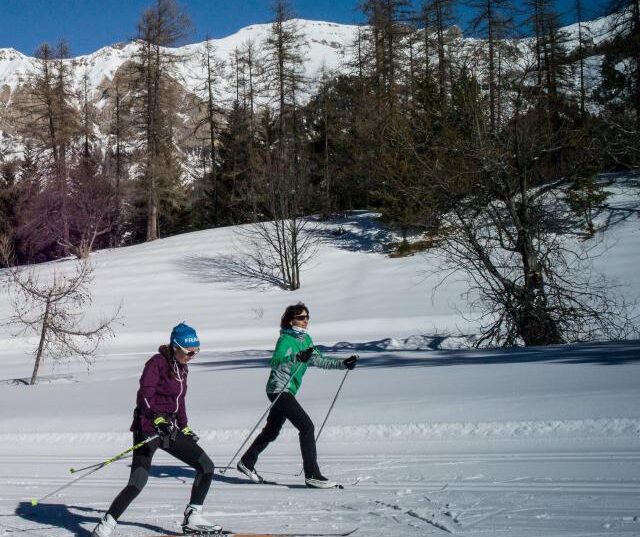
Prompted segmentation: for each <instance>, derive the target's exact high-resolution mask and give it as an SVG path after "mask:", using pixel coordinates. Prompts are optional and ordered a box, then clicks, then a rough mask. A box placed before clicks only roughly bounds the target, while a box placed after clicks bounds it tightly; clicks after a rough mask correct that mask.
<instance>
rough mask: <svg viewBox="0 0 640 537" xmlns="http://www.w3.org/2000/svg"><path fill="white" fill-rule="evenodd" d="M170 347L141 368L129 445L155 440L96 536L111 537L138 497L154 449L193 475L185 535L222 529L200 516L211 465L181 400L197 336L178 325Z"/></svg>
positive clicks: (137, 456) (137, 454)
mask: <svg viewBox="0 0 640 537" xmlns="http://www.w3.org/2000/svg"><path fill="white" fill-rule="evenodd" d="M169 341H170V342H169V345H162V346H161V347H160V348H159V349H158V353H157V354H155V355H153V356H152V357H151V358H150V359H149V361H147V363H146V364H145V366H144V370H143V371H142V375H141V377H140V388H139V389H138V394H137V398H136V408H135V411H134V413H133V423H132V424H131V431H132V432H133V443H134V445H135V444H138V443H140V442H143V441H144V440H147V439H148V438H151V437H155V438H153V439H152V440H151V441H149V442H147V443H146V444H144V445H143V446H142V447H140V448H138V449H136V450H135V451H134V453H133V461H132V463H131V475H130V477H129V482H128V483H127V486H126V487H125V488H124V489H122V491H121V492H120V494H118V496H116V498H115V500H113V503H112V504H111V507H109V510H108V511H107V513H106V514H105V515H104V517H103V518H102V519H101V521H100V523H99V524H98V525H97V526H96V527H95V529H94V530H93V533H92V535H93V536H94V537H109V536H110V535H111V534H112V532H113V530H114V528H115V526H116V524H117V521H118V519H119V518H120V516H121V515H122V513H124V511H125V510H126V509H127V507H129V504H131V502H132V501H133V500H134V499H135V498H136V496H138V494H140V492H141V491H142V489H143V488H144V486H145V485H146V483H147V479H148V478H149V470H150V468H151V459H152V458H153V455H154V453H155V452H156V450H157V449H158V448H160V449H163V450H164V451H166V452H167V453H170V454H171V455H173V456H174V457H176V458H177V459H179V460H181V461H182V462H184V463H185V464H188V465H190V466H191V467H192V468H194V469H195V470H196V472H197V473H196V477H195V480H194V482H193V487H192V488H191V499H190V501H189V504H188V505H187V507H186V509H185V512H184V520H183V522H182V529H183V532H184V533H187V534H189V533H191V534H197V533H207V532H210V533H214V532H219V531H220V530H221V527H220V526H218V525H214V524H212V523H211V522H209V521H208V520H207V519H206V518H204V517H203V516H202V505H203V503H204V500H205V497H206V496H207V492H208V491H209V486H210V485H211V480H212V478H213V470H214V466H213V462H212V461H211V459H210V458H209V457H208V456H207V454H206V453H205V452H204V451H203V449H202V448H201V447H200V446H199V445H198V444H197V443H196V442H197V441H198V436H197V435H196V434H195V433H194V432H193V431H192V430H191V429H190V428H189V425H188V420H187V411H186V408H185V395H186V393H187V375H188V373H189V368H188V366H187V363H188V362H189V360H191V359H192V358H193V357H194V356H195V355H196V354H197V353H198V351H199V350H200V341H199V340H198V336H197V334H196V331H195V330H194V329H193V328H191V327H190V326H188V325H186V324H184V323H180V324H179V325H177V326H176V327H174V328H173V330H172V331H171V338H170V340H169Z"/></svg>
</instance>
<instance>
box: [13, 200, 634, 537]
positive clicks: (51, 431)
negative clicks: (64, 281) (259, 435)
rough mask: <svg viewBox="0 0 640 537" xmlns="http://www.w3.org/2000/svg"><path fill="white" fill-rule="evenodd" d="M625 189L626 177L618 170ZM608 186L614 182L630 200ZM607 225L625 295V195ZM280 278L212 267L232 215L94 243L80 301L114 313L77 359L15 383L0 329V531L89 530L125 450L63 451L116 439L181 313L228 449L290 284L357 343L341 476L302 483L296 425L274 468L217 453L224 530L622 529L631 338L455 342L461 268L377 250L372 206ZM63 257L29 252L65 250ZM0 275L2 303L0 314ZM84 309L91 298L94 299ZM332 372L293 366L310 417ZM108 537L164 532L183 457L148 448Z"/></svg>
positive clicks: (174, 507) (173, 512) (212, 423)
mask: <svg viewBox="0 0 640 537" xmlns="http://www.w3.org/2000/svg"><path fill="white" fill-rule="evenodd" d="M621 192H622V191H621ZM633 196H637V191H636V190H634V191H633V192H632V193H631V194H624V192H622V193H621V194H619V195H618V197H617V198H615V199H614V200H613V201H616V203H618V204H619V205H620V206H622V205H623V204H629V203H632V202H633V200H634V199H636V198H634V197H633ZM625 214H628V215H629V214H630V215H631V216H628V217H627V218H626V219H623V220H622V221H620V222H619V223H617V224H616V226H615V228H614V229H612V230H610V231H609V235H608V237H607V240H606V241H605V242H607V245H608V247H609V250H608V251H607V253H606V255H605V256H603V258H602V259H601V260H600V261H599V263H600V266H601V267H602V268H605V270H606V271H607V274H608V275H609V276H610V277H612V278H616V279H617V280H618V281H619V282H620V283H621V284H625V285H627V286H628V288H627V290H628V296H630V297H631V296H633V295H637V290H638V289H640V276H639V271H638V270H637V265H638V252H640V249H639V248H638V247H639V246H640V240H639V238H640V236H639V233H638V227H639V226H638V220H637V216H636V215H635V214H634V213H628V212H627V213H625ZM339 225H341V226H342V229H343V230H344V231H345V232H344V233H342V234H333V233H331V229H332V228H331V227H329V228H327V229H326V233H325V234H326V238H327V242H326V243H325V244H324V245H323V246H322V247H321V248H320V251H319V255H318V256H317V257H316V258H315V260H314V261H313V262H312V264H311V265H310V266H309V267H308V269H307V270H306V271H305V272H304V273H303V275H302V283H303V287H302V289H301V290H300V291H297V292H294V293H290V292H285V291H282V290H278V289H274V288H266V289H264V288H263V289H255V288H250V287H248V286H247V282H240V281H228V279H227V281H225V277H224V274H222V275H221V274H220V273H219V272H216V271H215V270H214V267H216V266H219V264H216V263H215V259H216V256H219V255H221V254H229V253H231V252H232V243H233V230H232V229H217V230H210V231H202V232H197V233H191V234H187V235H182V236H178V237H172V238H168V239H162V240H159V241H156V242H153V243H150V244H143V245H139V246H134V247H129V248H122V249H118V250H112V251H102V252H98V253H97V254H95V255H94V262H95V265H96V280H95V283H94V287H93V289H94V296H95V311H94V312H93V313H92V314H91V315H95V314H97V313H98V312H100V311H103V312H107V311H109V310H111V309H113V308H114V307H116V306H117V305H118V304H119V303H122V315H123V322H124V325H123V326H120V327H117V337H116V339H115V340H113V341H112V342H111V343H110V345H109V346H108V347H107V348H105V349H104V350H103V352H102V353H101V355H100V356H98V358H97V360H96V362H95V364H94V365H93V366H92V367H91V368H89V369H88V370H87V368H86V366H84V365H83V364H80V363H77V362H75V361H69V362H68V363H65V364H58V365H56V366H55V367H54V365H53V364H52V363H46V364H45V365H44V366H43V370H42V374H41V382H40V383H39V384H38V385H36V386H26V385H24V384H23V383H21V381H20V379H28V378H29V376H30V374H31V369H32V361H31V358H30V356H29V355H28V349H29V345H30V344H33V342H29V341H24V340H21V339H20V338H14V337H12V335H11V331H10V329H9V328H7V327H1V328H0V363H2V375H0V408H1V409H2V414H1V415H0V536H14V535H16V536H17V535H32V536H50V537H58V536H69V535H81V536H82V535H84V536H88V535H89V533H90V531H91V529H92V528H93V527H94V525H95V524H96V522H97V521H98V519H99V518H100V517H101V516H102V514H103V513H104V512H105V510H106V509H107V508H108V506H109V504H110V502H111V500H112V499H113V498H114V497H115V495H116V494H117V492H118V491H119V490H120V489H121V488H122V487H123V486H124V485H125V483H126V481H127V478H128V473H129V460H123V461H119V462H117V463H114V464H111V465H109V466H107V467H105V468H103V469H101V470H100V471H98V472H96V473H94V474H92V475H90V476H89V477H87V478H85V479H81V480H80V481H78V482H77V483H75V484H74V485H72V486H71V487H69V488H66V489H65V490H63V491H61V492H60V493H58V494H55V495H53V496H51V497H49V498H47V499H46V500H43V501H42V502H41V503H40V504H39V505H37V506H35V507H34V506H32V505H31V500H32V499H33V498H36V499H38V498H42V497H44V496H46V495H48V494H49V493H50V492H52V491H53V490H55V489H56V488H58V487H60V486H62V485H64V484H65V483H67V482H69V481H70V480H72V479H73V478H74V477H75V476H76V475H78V474H74V475H71V474H70V473H69V468H71V467H74V468H80V467H83V466H87V465H90V464H93V463H96V462H99V461H101V460H105V459H108V458H110V457H111V456H113V455H115V454H116V453H118V452H120V451H122V450H123V449H126V448H127V447H129V445H130V435H129V433H128V427H129V425H130V419H131V412H132V410H133V404H134V400H135V392H136V389H137V382H138V378H139V375H140V372H141V370H142V367H143V365H144V362H145V361H146V360H147V359H148V357H149V356H151V354H152V353H153V352H154V351H155V349H156V348H157V346H158V345H159V344H161V343H164V342H165V341H166V339H167V338H168V334H169V331H170V329H171V327H172V326H173V325H174V324H176V323H178V322H180V321H183V320H185V321H187V322H188V323H190V324H192V325H193V326H195V327H196V328H197V329H198V332H199V334H200V339H201V342H202V347H203V351H202V352H201V353H200V355H198V357H197V358H196V359H195V360H194V361H193V362H192V365H191V366H190V384H189V393H188V396H187V403H188V412H189V416H190V425H191V426H192V428H193V429H195V430H196V431H197V432H198V434H199V435H200V437H201V440H200V443H201V445H202V446H203V447H204V448H205V450H206V451H207V452H208V453H209V454H210V456H211V458H212V459H213V460H214V462H215V463H216V465H217V466H219V467H223V466H225V465H226V464H227V463H228V461H229V459H230V458H231V456H232V455H233V453H234V452H235V451H236V450H237V449H238V447H239V446H240V444H241V443H242V441H243V439H244V438H245V436H246V435H247V434H248V433H249V431H250V430H251V428H252V427H253V426H254V425H255V423H256V421H257V419H258V418H259V416H260V415H261V414H262V412H263V411H264V410H265V409H266V408H267V404H268V402H267V399H266V397H265V394H264V385H265V382H266V378H267V374H268V360H269V357H270V352H271V349H272V347H273V344H274V342H275V339H276V337H277V326H278V322H279V318H280V315H281V313H282V311H283V309H284V307H285V306H286V305H287V304H290V303H293V302H296V301H298V300H304V301H305V302H306V303H307V304H308V306H309V308H310V311H311V325H310V332H311V334H312V335H313V337H314V339H315V341H316V343H317V344H318V345H320V346H322V348H323V349H324V350H325V351H326V352H327V353H328V354H332V355H336V356H340V357H346V356H348V355H350V354H351V353H353V352H357V353H359V354H360V356H361V360H360V362H359V364H358V367H357V368H356V369H355V370H354V371H353V372H350V373H348V377H347V378H346V381H345V383H344V386H343V389H342V392H341V394H340V397H339V399H338V401H337V403H336V405H335V408H334V410H333V413H332V414H331V416H330V418H329V420H328V422H327V425H326V427H325V429H324V430H323V432H322V435H321V438H320V440H319V443H318V451H319V461H320V467H321V469H322V471H323V473H324V474H325V475H327V476H328V477H331V478H334V479H336V480H338V481H340V482H342V483H344V484H345V488H344V490H324V491H321V490H310V489H306V488H305V487H304V486H303V479H302V477H299V476H297V475H296V474H298V473H299V471H300V468H301V461H300V455H299V450H298V443H297V437H296V434H295V430H294V429H293V428H292V427H291V426H290V425H286V426H285V429H284V431H283V434H282V435H281V437H280V438H279V439H278V440H277V441H276V442H275V443H274V444H272V445H271V446H270V447H269V448H268V449H267V451H266V452H265V453H264V454H263V456H262V457H261V458H260V460H259V461H258V466H257V468H258V470H259V471H261V472H262V473H263V474H264V476H265V477H266V478H267V479H270V480H274V481H276V482H277V483H278V484H277V485H255V484H251V483H249V482H248V481H247V480H246V479H244V478H243V476H241V475H240V474H238V473H237V472H236V471H235V470H229V471H228V472H226V474H224V475H222V474H221V473H219V472H217V473H216V478H215V480H214V483H213V486H212V488H211V492H210V494H209V496H208V498H207V502H206V504H205V511H206V515H207V516H208V518H210V519H211V520H213V521H215V522H218V523H220V524H222V525H223V526H224V527H225V528H227V529H231V530H236V531H305V532H320V531H343V530H350V529H353V528H356V527H357V528H358V530H357V532H356V533H355V534H354V535H356V536H362V537H367V536H376V537H377V536H380V535H393V536H404V535H407V536H411V535H445V534H447V533H450V534H454V535H464V536H469V537H474V536H505V537H507V536H509V537H526V536H562V537H577V536H596V535H597V536H600V535H610V536H616V535H625V536H632V535H636V536H637V535H640V501H639V498H640V342H639V341H626V342H619V343H593V344H583V345H571V346H558V347H550V348H528V349H516V350H473V349H461V348H456V347H459V346H460V343H461V342H464V341H465V338H464V337H457V338H454V337H452V338H446V337H445V336H446V335H460V334H462V335H466V334H473V333H474V329H475V328H476V327H474V326H473V325H472V323H471V322H469V321H465V320H464V319H465V317H463V316H462V315H461V313H460V312H465V311H466V310H465V304H464V302H463V298H462V297H461V294H462V293H463V292H464V290H465V286H464V282H462V281H457V280H455V279H454V280H452V281H451V282H449V283H447V284H445V285H444V286H443V287H441V288H440V289H439V290H438V292H437V293H436V294H435V295H433V297H432V289H433V287H434V285H435V284H436V283H437V280H434V279H433V278H426V277H425V270H426V269H428V263H429V261H428V259H425V258H424V257H422V256H414V257H409V258H403V259H391V258H389V257H386V256H385V255H384V254H382V253H381V252H380V251H378V248H377V246H376V244H377V241H376V240H374V239H378V238H380V236H381V234H382V231H380V229H379V228H378V227H377V226H376V224H375V219H374V218H373V217H372V216H371V215H366V214H356V215H353V216H352V217H350V218H347V219H345V220H343V221H342V222H339V223H336V226H339ZM70 263H71V262H70V261H64V262H58V263H50V264H47V265H44V266H42V268H41V269H42V270H44V271H53V270H66V269H67V268H68V267H69V266H70ZM9 311H10V310H9V305H8V300H7V295H6V291H5V290H3V291H1V292H0V320H4V319H6V318H7V317H8V315H9ZM91 315H90V316H91ZM344 375H345V372H343V371H321V370H315V369H310V370H309V372H308V373H307V375H306V376H305V379H304V383H303V386H302V389H301V391H300V393H299V399H300V401H301V403H302V405H303V406H304V407H305V408H306V409H307V411H308V412H309V414H310V416H311V417H312V419H313V420H314V422H315V424H316V430H317V429H318V428H319V427H320V424H321V423H322V420H323V419H324V416H325V414H326V412H327V410H328V408H329V405H330V404H331V400H332V398H333V396H334V394H335V392H336V390H337V388H338V386H339V384H340V382H341V380H342V379H343V377H344ZM155 463H156V465H155V466H154V468H153V473H152V476H151V478H150V480H149V483H148V485H147V487H146V489H145V490H144V491H143V493H142V494H141V495H140V496H139V497H138V498H137V499H136V501H135V502H134V503H133V504H132V506H131V507H130V509H129V510H128V511H127V512H126V513H125V514H124V515H123V517H122V519H121V520H120V524H119V526H118V529H117V532H116V534H115V535H116V536H117V537H125V536H131V537H133V536H145V535H149V536H151V535H154V534H156V535H157V534H161V533H164V534H168V535H178V534H180V528H179V523H180V521H181V517H182V511H183V509H184V506H185V503H186V501H187V499H188V496H189V490H190V486H191V483H192V480H193V477H194V472H193V471H192V470H191V469H190V468H188V467H185V466H184V465H182V464H181V463H180V462H179V461H177V460H175V459H173V458H171V457H169V456H166V455H165V454H163V453H159V454H158V456H157V457H156V459H155Z"/></svg>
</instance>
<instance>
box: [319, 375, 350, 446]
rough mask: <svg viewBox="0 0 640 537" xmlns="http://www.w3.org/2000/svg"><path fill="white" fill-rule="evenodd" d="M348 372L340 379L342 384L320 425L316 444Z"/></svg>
mask: <svg viewBox="0 0 640 537" xmlns="http://www.w3.org/2000/svg"><path fill="white" fill-rule="evenodd" d="M349 371H351V369H347V370H346V371H345V373H344V377H342V382H341V383H340V386H338V391H337V392H336V394H335V396H334V397H333V401H331V406H330V407H329V410H328V411H327V415H326V416H325V417H324V421H323V422H322V425H320V430H319V431H318V434H317V435H316V442H318V439H319V438H320V435H321V434H322V429H324V425H325V423H327V420H328V419H329V414H331V411H332V410H333V405H335V404H336V400H337V399H338V395H339V394H340V390H342V385H343V384H344V381H345V380H347V375H348V374H349Z"/></svg>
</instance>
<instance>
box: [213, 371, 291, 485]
mask: <svg viewBox="0 0 640 537" xmlns="http://www.w3.org/2000/svg"><path fill="white" fill-rule="evenodd" d="M301 366H302V364H300V365H299V366H298V367H297V368H296V369H295V370H294V371H292V372H291V375H289V380H287V383H286V384H285V385H284V388H282V390H280V393H278V395H277V397H276V398H275V399H274V400H273V402H272V403H271V404H270V405H269V407H268V408H267V410H265V411H264V413H263V414H262V416H260V419H259V420H258V423H256V424H255V426H254V427H253V429H251V432H250V433H249V434H248V435H247V437H246V438H245V439H244V442H242V445H241V446H240V447H239V448H238V450H237V451H236V452H235V453H234V454H233V457H231V460H230V461H229V462H228V463H227V465H226V466H223V467H222V471H221V472H220V473H221V474H223V475H224V474H226V473H227V470H228V469H229V468H231V464H232V463H233V461H234V460H235V458H236V457H237V456H238V453H240V451H242V448H243V447H244V446H245V444H246V443H247V442H248V441H249V438H251V435H252V434H253V433H254V432H255V430H256V429H257V428H258V426H259V425H260V424H261V423H262V420H263V419H264V417H265V416H266V415H267V414H268V413H269V411H270V410H271V409H272V408H273V405H275V404H276V402H277V401H278V399H280V396H281V395H282V394H283V393H284V392H285V390H286V389H287V388H288V387H289V382H291V379H292V378H293V375H295V374H296V373H297V372H298V369H299V368H300V367H301Z"/></svg>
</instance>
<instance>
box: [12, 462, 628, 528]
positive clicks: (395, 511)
mask: <svg viewBox="0 0 640 537" xmlns="http://www.w3.org/2000/svg"><path fill="white" fill-rule="evenodd" d="M223 458H224V457H221V459H223ZM93 461H95V459H92V458H90V457H86V458H72V457H65V456H60V457H56V456H49V457H37V456H28V455H27V456H24V457H21V456H19V455H10V456H6V457H5V456H0V467H1V468H3V469H5V472H3V474H2V476H1V477H0V490H1V491H2V492H1V493H0V536H13V535H18V534H27V535H36V536H40V535H48V536H51V537H57V536H68V535H85V536H88V535H89V531H90V529H91V528H92V527H93V525H94V524H95V523H96V521H97V520H98V518H99V517H100V516H101V514H102V513H103V512H104V510H105V509H106V508H107V507H108V504H109V502H110V501H111V499H112V498H113V496H115V494H116V493H117V491H118V490H119V489H120V488H121V487H122V486H123V485H124V484H125V482H126V478H127V475H128V464H127V463H125V462H119V463H117V464H115V465H113V467H110V468H108V469H106V468H105V469H103V470H101V472H100V473H99V474H98V473H96V474H93V475H92V476H91V477H88V478H87V479H86V481H80V482H78V483H77V484H75V485H74V486H73V487H70V488H69V489H66V490H65V491H63V492H61V493H60V494H58V495H56V496H54V497H52V498H49V499H48V500H45V501H44V502H43V503H42V504H40V505H38V506H36V507H32V506H31V505H30V499H31V497H40V496H43V495H45V494H46V493H48V492H50V491H51V490H53V489H55V488H56V487H58V486H61V485H63V484H64V483H66V482H68V481H69V480H70V479H71V477H69V474H68V468H69V465H70V464H72V463H73V464H77V465H80V464H82V463H85V462H86V463H91V462H93ZM157 462H158V466H157V467H156V468H155V469H154V471H153V473H152V477H151V479H150V483H149V485H148V486H147V488H146V489H145V491H144V492H143V493H142V495H141V496H140V497H139V498H138V500H136V502H134V504H133V505H132V506H131V507H130V509H129V510H128V511H127V512H126V513H125V515H124V517H123V519H122V521H121V524H120V525H119V527H118V529H119V531H118V533H117V535H118V536H136V535H137V536H142V535H149V534H152V533H153V532H154V531H158V530H161V529H163V530H168V533H175V534H176V535H177V534H179V528H178V526H177V524H178V523H179V521H180V518H181V511H182V508H183V505H184V503H185V501H186V498H187V496H188V491H189V488H190V486H191V481H192V478H193V471H192V470H191V469H189V468H187V467H184V466H181V465H180V463H178V462H177V461H175V460H173V459H171V458H170V457H167V456H164V455H162V454H161V455H160V456H159V457H158V458H157ZM260 462H261V465H260V468H261V469H264V471H265V474H266V476H268V477H269V478H271V475H269V473H273V474H274V475H275V474H276V472H279V473H281V474H287V473H289V475H277V481H278V485H253V484H249V483H247V482H246V480H243V479H241V478H240V477H239V476H238V474H237V473H236V472H232V471H229V472H227V474H226V475H220V474H218V473H217V474H216V478H215V480H214V483H213V486H212V491H211V493H210V495H209V498H208V500H207V505H206V513H207V515H208V516H209V517H210V518H211V519H213V520H215V521H216V522H219V523H221V524H223V526H224V527H226V528H230V529H234V530H246V531H250V530H251V531H262V530H265V531H294V530H298V531H303V530H304V531H318V530H327V531H329V530H330V531H339V530H346V529H350V528H353V527H358V528H359V529H358V532H357V535H360V536H363V537H365V536H374V535H375V536H378V535H381V534H382V535H438V534H443V535H444V534H453V535H465V536H469V537H473V536H484V535H500V536H514V537H515V536H533V535H547V536H554V535H556V536H562V537H574V536H578V535H582V536H596V535H613V536H615V535H625V536H631V535H638V534H640V506H639V505H638V497H640V471H639V470H640V453H639V452H636V451H621V452H618V451H600V452H584V451H562V452H559V451H558V452H553V451H544V450H542V451H536V452H526V453H513V452H504V453H500V452H486V453H458V454H444V453H440V454H425V455H419V454H418V455H400V456H398V455H388V456H385V455H378V456H373V455H367V456H357V455H348V456H343V457H341V456H335V455H333V456H327V457H322V456H321V462H322V463H323V469H324V470H326V472H325V473H327V474H328V475H331V476H332V477H334V478H337V479H339V480H342V481H343V482H344V483H350V482H353V481H354V480H356V479H360V482H359V483H358V484H357V485H353V486H349V485H347V486H346V488H345V489H344V490H331V491H312V490H308V489H306V488H304V486H303V484H302V479H301V478H296V477H295V476H293V473H295V472H296V471H297V469H298V467H299V459H298V457H297V456H294V455H292V456H290V457H287V456H273V457H269V456H264V457H263V458H262V459H261V461H260ZM621 467H622V468H623V471H621ZM292 469H293V470H292ZM524 470H526V471H527V473H524ZM65 474H66V475H65ZM587 476H590V479H587Z"/></svg>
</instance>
